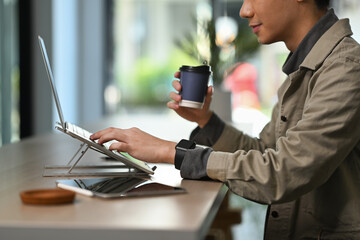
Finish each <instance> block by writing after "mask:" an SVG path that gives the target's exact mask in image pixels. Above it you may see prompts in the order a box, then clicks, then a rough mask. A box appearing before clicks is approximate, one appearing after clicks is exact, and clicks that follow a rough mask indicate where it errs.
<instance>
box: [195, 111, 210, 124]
mask: <svg viewBox="0 0 360 240" xmlns="http://www.w3.org/2000/svg"><path fill="white" fill-rule="evenodd" d="M212 115H213V112H212V111H208V112H207V113H206V115H205V117H204V118H203V119H202V120H199V121H198V122H197V124H198V125H199V127H200V128H203V127H205V125H206V124H207V123H208V122H209V120H210V118H211V116H212Z"/></svg>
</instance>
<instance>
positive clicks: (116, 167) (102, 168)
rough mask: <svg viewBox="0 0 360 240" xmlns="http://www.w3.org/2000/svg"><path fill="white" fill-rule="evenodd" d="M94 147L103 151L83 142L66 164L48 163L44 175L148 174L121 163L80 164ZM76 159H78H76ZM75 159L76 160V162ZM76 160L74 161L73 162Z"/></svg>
mask: <svg viewBox="0 0 360 240" xmlns="http://www.w3.org/2000/svg"><path fill="white" fill-rule="evenodd" d="M84 147H85V148H84ZM89 148H90V149H92V150H95V151H97V152H99V153H102V152H101V151H99V150H98V149H95V148H93V147H91V146H89V145H88V144H86V143H81V145H80V147H79V149H78V150H77V151H76V153H75V154H74V155H73V157H72V158H71V159H70V161H69V162H68V163H67V164H66V165H46V166H45V168H44V173H43V176H44V177H72V176H74V177H75V176H127V177H128V176H148V174H147V173H144V172H140V171H139V170H137V169H135V168H132V167H129V166H126V165H125V164H123V163H120V164H106V165H97V164H92V165H78V163H79V162H80V160H81V159H82V157H83V156H84V155H85V153H86V152H87V150H89ZM75 159H76V160H75ZM74 160H75V162H74ZM73 162H74V163H73ZM72 163H73V164H72Z"/></svg>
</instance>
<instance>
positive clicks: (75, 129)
mask: <svg viewBox="0 0 360 240" xmlns="http://www.w3.org/2000/svg"><path fill="white" fill-rule="evenodd" d="M66 131H68V132H72V133H73V134H76V135H77V136H79V137H81V138H83V139H86V140H89V141H92V140H90V136H91V135H92V133H91V132H89V131H87V130H85V129H83V128H81V127H79V126H76V125H74V124H71V123H69V122H66ZM95 142H96V143H97V141H95ZM115 142H116V140H113V141H109V142H106V143H103V144H102V146H104V147H105V148H106V149H107V150H109V148H110V145H111V144H112V143H115ZM109 151H111V152H112V153H114V154H115V155H118V156H120V157H121V158H122V159H124V158H126V159H127V160H128V161H131V162H133V163H135V164H136V165H138V166H141V167H143V168H145V169H149V170H151V168H150V167H149V166H148V165H147V164H146V163H145V162H143V161H140V160H138V159H136V158H133V157H132V156H130V155H129V154H128V153H125V152H121V153H119V152H117V151H116V150H109Z"/></svg>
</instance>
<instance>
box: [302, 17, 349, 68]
mask: <svg viewBox="0 0 360 240" xmlns="http://www.w3.org/2000/svg"><path fill="white" fill-rule="evenodd" d="M352 34H353V33H352V31H351V27H350V24H349V19H342V20H339V21H337V22H336V23H335V24H334V25H333V26H332V27H331V28H330V29H329V30H328V31H327V32H325V33H324V35H323V36H322V37H321V38H320V39H319V41H317V42H316V44H315V45H314V47H313V48H312V50H311V51H310V52H309V54H308V55H307V56H306V58H305V60H304V61H303V63H302V64H301V65H300V68H301V67H304V68H308V69H311V70H314V71H315V70H316V69H318V68H319V67H320V66H321V65H322V63H323V62H324V61H325V59H326V57H327V56H329V55H330V53H331V52H332V50H333V49H334V48H335V47H336V45H337V44H338V43H339V42H340V41H341V40H342V39H344V38H345V37H348V36H351V35H352Z"/></svg>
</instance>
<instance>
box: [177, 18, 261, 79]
mask: <svg viewBox="0 0 360 240" xmlns="http://www.w3.org/2000/svg"><path fill="white" fill-rule="evenodd" d="M237 26H238V34H237V36H236V38H235V39H234V41H233V42H232V43H231V44H232V47H233V52H232V54H228V55H227V56H226V57H222V55H224V54H223V53H224V51H228V50H229V49H224V48H223V47H221V46H218V45H217V43H216V29H215V20H214V19H211V20H208V21H205V22H204V23H203V24H200V28H201V29H200V31H199V32H203V33H204V35H205V36H199V35H197V34H190V33H188V34H186V35H185V36H184V38H183V39H179V40H176V41H175V44H176V45H177V46H178V47H179V48H180V49H181V50H182V51H184V52H185V53H186V54H187V55H189V56H190V57H192V58H194V59H196V60H198V61H200V62H202V61H207V62H208V63H209V65H210V66H211V68H212V71H213V82H214V84H215V85H220V84H221V82H222V80H223V74H224V71H225V70H226V69H227V68H228V67H229V66H231V65H233V64H234V63H236V62H242V61H244V60H245V59H247V58H249V57H250V56H251V55H252V54H254V53H255V52H256V50H257V49H258V47H259V42H258V41H257V38H256V36H255V35H254V34H253V33H252V32H251V29H250V28H249V27H248V26H247V21H243V20H242V21H240V22H239V23H238V25H237ZM202 39H206V41H207V43H206V45H207V46H208V48H209V49H208V52H209V53H210V55H209V56H206V55H204V53H202V52H201V51H200V50H199V47H198V45H199V44H201V41H202Z"/></svg>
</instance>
